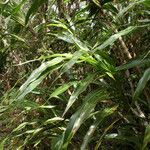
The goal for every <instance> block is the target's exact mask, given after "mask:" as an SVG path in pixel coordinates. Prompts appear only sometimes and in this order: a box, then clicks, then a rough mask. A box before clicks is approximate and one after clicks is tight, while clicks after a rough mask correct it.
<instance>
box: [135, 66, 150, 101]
mask: <svg viewBox="0 0 150 150" xmlns="http://www.w3.org/2000/svg"><path fill="white" fill-rule="evenodd" d="M149 80H150V68H148V69H147V70H146V71H145V72H144V74H143V76H142V78H141V79H140V81H139V82H138V85H137V88H136V90H135V93H134V95H133V99H137V98H138V97H139V95H140V94H141V93H142V91H143V89H144V88H145V86H146V84H147V82H148V81H149Z"/></svg>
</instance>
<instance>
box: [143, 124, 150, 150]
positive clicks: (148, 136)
mask: <svg viewBox="0 0 150 150" xmlns="http://www.w3.org/2000/svg"><path fill="white" fill-rule="evenodd" d="M148 143H150V124H149V125H147V127H146V130H145V135H144V141H143V147H142V150H145V149H146V146H147V144H148Z"/></svg>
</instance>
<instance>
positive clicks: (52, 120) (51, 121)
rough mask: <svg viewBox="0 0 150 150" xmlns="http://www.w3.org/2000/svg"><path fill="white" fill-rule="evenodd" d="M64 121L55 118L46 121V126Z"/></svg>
mask: <svg viewBox="0 0 150 150" xmlns="http://www.w3.org/2000/svg"><path fill="white" fill-rule="evenodd" d="M62 120H64V118H60V117H54V118H51V119H48V120H46V121H45V123H44V124H50V123H54V122H58V121H62Z"/></svg>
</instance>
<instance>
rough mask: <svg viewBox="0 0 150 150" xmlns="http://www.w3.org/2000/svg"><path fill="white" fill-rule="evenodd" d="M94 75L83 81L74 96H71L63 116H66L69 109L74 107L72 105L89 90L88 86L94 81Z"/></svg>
mask: <svg viewBox="0 0 150 150" xmlns="http://www.w3.org/2000/svg"><path fill="white" fill-rule="evenodd" d="M94 76H95V75H94V74H91V75H88V76H87V77H86V78H85V79H84V80H82V81H81V82H80V83H79V85H78V86H77V88H76V89H75V91H74V92H73V94H72V95H71V96H70V98H69V101H68V104H67V107H66V109H65V111H64V113H63V116H64V115H65V114H66V112H67V111H68V109H69V108H70V107H71V106H72V104H73V103H74V102H75V100H76V99H77V98H78V96H79V95H80V94H81V93H82V92H84V91H85V90H86V89H87V86H88V85H89V84H90V83H91V82H92V81H93V79H94Z"/></svg>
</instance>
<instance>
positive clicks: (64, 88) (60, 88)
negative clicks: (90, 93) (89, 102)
mask: <svg viewBox="0 0 150 150" xmlns="http://www.w3.org/2000/svg"><path fill="white" fill-rule="evenodd" d="M74 83H75V82H69V83H66V84H63V85H62V86H60V87H58V88H57V89H56V90H55V91H54V92H53V93H52V94H51V95H50V98H52V97H58V95H60V94H61V93H63V92H65V91H66V90H68V89H69V87H70V86H72V85H73V84H74Z"/></svg>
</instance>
